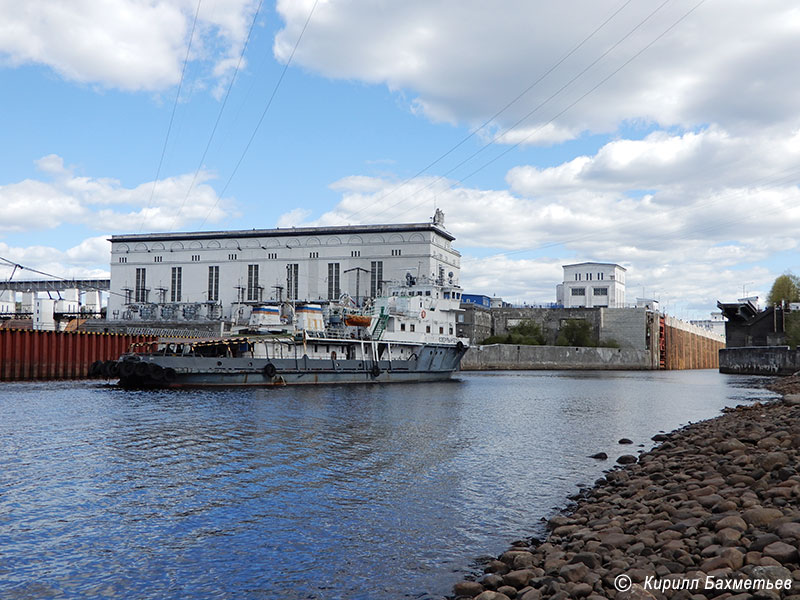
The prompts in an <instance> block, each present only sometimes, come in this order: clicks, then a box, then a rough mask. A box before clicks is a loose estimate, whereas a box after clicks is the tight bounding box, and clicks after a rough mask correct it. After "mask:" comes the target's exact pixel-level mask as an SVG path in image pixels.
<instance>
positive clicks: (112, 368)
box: [108, 360, 120, 377]
mask: <svg viewBox="0 0 800 600" xmlns="http://www.w3.org/2000/svg"><path fill="white" fill-rule="evenodd" d="M119 368H120V365H119V363H118V362H117V361H115V360H114V361H111V364H110V365H108V374H109V376H110V377H119Z"/></svg>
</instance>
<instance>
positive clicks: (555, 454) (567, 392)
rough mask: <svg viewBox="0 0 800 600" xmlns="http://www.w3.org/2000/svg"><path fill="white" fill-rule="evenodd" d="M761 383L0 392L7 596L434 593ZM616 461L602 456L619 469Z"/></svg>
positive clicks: (687, 375)
mask: <svg viewBox="0 0 800 600" xmlns="http://www.w3.org/2000/svg"><path fill="white" fill-rule="evenodd" d="M756 383H758V380H757V379H754V378H741V377H739V378H737V377H730V376H729V377H725V376H721V375H719V374H718V373H714V372H708V371H703V372H669V373H577V374H576V373H502V374H498V373H489V374H465V375H463V376H462V377H461V380H460V381H456V382H449V383H443V384H432V385H392V386H344V387H337V386H332V387H324V388H323V387H320V388H309V389H300V388H287V389H274V390H273V389H270V390H267V389H254V390H235V389H230V390H213V391H134V392H126V391H123V390H118V389H116V388H114V387H110V386H106V385H102V384H97V383H92V382H63V383H59V382H55V383H53V382H49V383H14V384H5V386H4V388H3V390H2V393H1V394H0V411H2V413H1V414H3V415H4V419H3V420H2V421H1V422H0V456H2V458H1V459H0V460H2V463H1V464H0V547H2V548H3V560H2V562H0V595H2V597H4V598H6V597H7V598H65V597H66V598H95V597H109V598H116V597H119V598H129V597H136V598H141V599H151V598H152V599H172V598H175V599H179V598H180V599H184V598H220V599H234V598H236V599H239V598H276V597H280V598H287V599H317V598H319V599H322V598H324V599H326V600H328V599H336V598H348V599H359V598H376V597H381V598H419V599H431V598H439V597H441V596H442V595H443V594H446V593H448V591H449V589H450V587H451V586H452V584H453V582H455V581H456V580H457V579H459V577H460V576H461V575H462V574H463V572H464V569H467V568H469V565H470V564H472V562H473V560H474V559H475V557H477V556H480V555H486V554H496V553H497V552H498V551H501V550H502V549H503V548H504V547H505V546H506V544H507V543H508V542H509V541H510V540H512V539H516V538H518V537H519V536H521V535H524V534H526V533H535V532H536V531H538V527H539V524H538V521H539V519H540V518H541V517H543V516H546V515H548V514H550V513H551V507H553V506H557V505H563V504H564V501H565V497H566V496H567V495H568V494H570V493H573V492H574V491H575V490H576V485H577V484H579V483H590V482H591V481H593V480H594V479H595V478H596V477H597V476H599V475H600V474H601V471H602V468H603V466H604V465H602V464H599V463H597V462H595V461H593V460H591V459H587V458H586V456H587V455H588V454H592V453H594V452H598V451H605V452H607V453H608V454H609V455H610V456H612V457H615V456H616V455H617V454H620V453H622V452H621V450H620V448H619V446H618V445H617V444H616V440H617V439H618V438H620V437H623V436H625V437H630V438H632V439H634V440H635V441H636V443H649V442H648V440H649V438H650V436H652V435H653V434H654V433H655V432H657V431H658V430H660V429H665V430H668V429H672V428H674V427H676V426H678V425H680V424H683V423H685V422H687V421H689V420H692V421H695V420H699V419H701V418H706V417H709V416H713V415H714V414H716V413H717V411H718V410H719V409H720V408H722V407H723V406H725V405H728V404H731V403H735V402H737V401H741V400H742V399H744V398H749V397H752V396H753V395H762V396H766V394H767V393H766V392H763V391H754V390H753V389H751V388H752V386H753V385H755V384H756ZM615 453H616V454H615Z"/></svg>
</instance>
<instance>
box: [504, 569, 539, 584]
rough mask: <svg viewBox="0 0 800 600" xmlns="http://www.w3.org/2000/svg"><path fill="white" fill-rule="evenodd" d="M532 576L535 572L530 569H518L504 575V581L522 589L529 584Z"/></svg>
mask: <svg viewBox="0 0 800 600" xmlns="http://www.w3.org/2000/svg"><path fill="white" fill-rule="evenodd" d="M531 577H533V572H532V571H531V570H530V569H518V570H516V571H511V572H510V573H506V574H505V575H503V583H505V584H506V585H510V586H513V587H515V588H517V589H521V588H524V587H525V586H526V585H528V582H529V581H530V580H531Z"/></svg>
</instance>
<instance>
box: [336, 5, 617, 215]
mask: <svg viewBox="0 0 800 600" xmlns="http://www.w3.org/2000/svg"><path fill="white" fill-rule="evenodd" d="M631 2H633V0H627V2H625V3H624V4H622V5H621V6H620V7H619V8H618V9H617V10H615V11H614V12H613V13H611V15H610V16H609V17H608V18H606V20H605V21H603V22H602V23H601V24H600V25H598V26H597V27H596V28H595V29H594V31H592V32H591V33H590V34H589V35H588V36H586V37H585V38H583V40H581V41H580V42H579V43H578V44H577V45H576V46H574V47H573V48H572V49H571V50H570V51H569V52H567V53H566V54H564V55H563V56H562V57H561V58H560V59H559V60H558V61H556V62H555V63H554V64H553V65H552V66H551V67H550V68H549V69H547V70H546V71H545V72H544V73H542V74H541V75H539V77H538V78H536V80H535V81H534V82H533V83H531V84H530V85H529V86H528V87H526V88H525V89H524V90H522V91H521V92H520V93H519V94H517V96H516V97H515V98H514V99H513V100H511V101H510V102H508V103H507V104H506V105H505V106H503V107H502V108H501V109H500V110H498V111H497V112H496V113H494V114H493V115H492V116H491V117H489V118H488V119H486V121H484V122H483V123H482V124H481V125H480V126H479V127H477V128H475V129H473V130H472V131H470V132H469V134H468V135H466V136H465V137H464V138H462V139H461V140H460V141H459V142H457V143H456V144H455V145H454V146H452V147H451V148H450V149H449V150H447V151H446V152H445V153H444V154H442V155H440V156H439V157H438V158H436V159H435V160H433V161H432V162H430V163H428V164H427V165H426V166H424V167H422V168H421V169H420V170H419V171H417V172H416V173H415V174H414V175H412V176H411V177H409V178H407V179H406V180H405V181H402V182H401V183H400V184H398V185H397V186H396V187H394V188H392V189H391V190H390V191H388V192H387V193H385V194H384V195H383V196H381V197H380V198H378V199H377V200H376V201H375V202H380V201H381V200H385V199H386V198H388V197H389V196H391V195H392V194H394V193H395V192H396V191H397V190H399V189H400V188H401V187H403V186H404V185H405V184H407V183H410V182H411V181H413V180H414V179H416V178H417V177H419V176H420V175H422V174H423V173H425V171H427V170H428V169H430V168H431V167H433V166H434V165H436V164H438V163H439V162H440V161H441V160H442V159H444V158H446V157H447V156H449V155H450V154H452V153H453V152H454V151H455V150H457V149H458V148H459V147H461V146H462V145H463V144H464V143H465V142H467V141H468V140H470V139H471V138H472V137H474V136H475V134H476V133H478V132H479V131H481V130H482V129H484V128H486V127H487V126H488V125H489V124H491V123H492V122H493V121H494V120H495V119H497V117H499V116H500V115H501V114H503V113H504V112H505V111H506V110H508V109H509V108H511V107H512V106H513V105H514V104H516V103H517V102H518V101H519V100H520V99H522V97H523V96H525V95H526V94H527V93H528V92H530V91H531V90H532V89H533V88H534V87H536V86H537V85H538V84H539V83H540V82H541V81H542V80H543V79H544V78H545V77H547V76H548V75H549V74H550V73H552V72H553V71H555V70H556V69H557V68H558V67H559V66H561V64H562V63H563V62H564V61H565V60H567V59H568V58H569V57H570V56H572V55H573V54H575V52H577V51H578V50H579V49H580V48H581V47H582V46H583V45H584V44H586V42H588V41H589V40H590V39H592V38H593V37H594V36H595V35H596V34H597V33H598V32H599V31H600V30H601V29H603V28H604V27H605V26H606V25H607V24H608V23H609V22H610V21H611V20H612V19H613V18H614V17H616V16H617V15H618V14H619V13H620V12H622V10H623V9H624V8H625V7H627V6H628V5H629V4H630V3H631ZM364 210H365V209H361V210H359V211H356V212H355V213H352V214H351V215H350V217H351V218H352V217H354V216H355V215H357V214H359V213H361V212H363V211H364Z"/></svg>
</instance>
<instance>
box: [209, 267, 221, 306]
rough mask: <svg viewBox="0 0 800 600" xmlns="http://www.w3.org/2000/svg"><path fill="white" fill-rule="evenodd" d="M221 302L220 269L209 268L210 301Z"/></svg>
mask: <svg viewBox="0 0 800 600" xmlns="http://www.w3.org/2000/svg"><path fill="white" fill-rule="evenodd" d="M217 300H219V267H208V301H209V302H216V301H217Z"/></svg>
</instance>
